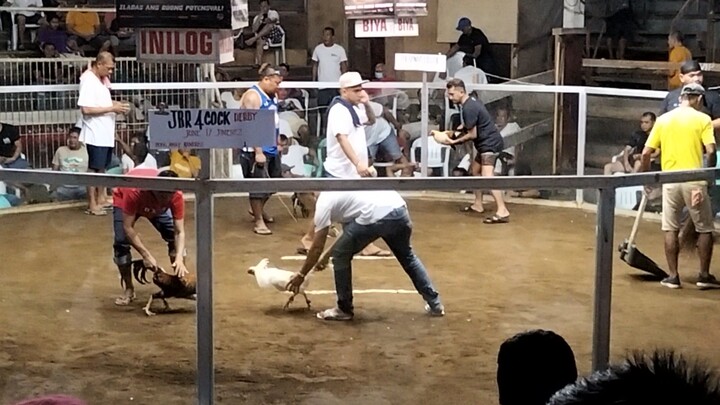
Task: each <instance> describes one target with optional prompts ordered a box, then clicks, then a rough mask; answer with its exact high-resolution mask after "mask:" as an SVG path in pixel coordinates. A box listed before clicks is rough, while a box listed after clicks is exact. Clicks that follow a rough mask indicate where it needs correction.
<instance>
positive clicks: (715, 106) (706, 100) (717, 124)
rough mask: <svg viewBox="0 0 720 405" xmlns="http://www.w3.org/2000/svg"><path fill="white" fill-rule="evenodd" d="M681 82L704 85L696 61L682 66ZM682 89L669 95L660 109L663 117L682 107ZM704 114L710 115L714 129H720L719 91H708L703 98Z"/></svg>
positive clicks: (700, 70) (701, 73) (690, 61)
mask: <svg viewBox="0 0 720 405" xmlns="http://www.w3.org/2000/svg"><path fill="white" fill-rule="evenodd" d="M680 81H681V82H682V84H683V85H686V84H690V83H697V84H700V85H702V84H703V81H704V76H703V72H702V69H701V67H700V64H699V63H698V62H697V61H695V60H689V61H687V62H685V63H683V64H682V65H681V66H680ZM681 91H682V88H677V89H675V90H673V91H671V92H669V93H668V95H667V96H665V100H663V103H662V106H661V107H660V113H659V114H658V115H663V114H665V113H666V112H668V111H671V110H674V109H675V108H677V107H679V106H680V92H681ZM702 102H703V104H702V110H701V111H702V112H704V113H705V114H707V115H709V116H710V118H711V119H712V120H713V128H715V129H716V130H717V129H718V128H720V97H719V96H718V92H717V91H706V92H705V96H704V97H703V98H702Z"/></svg>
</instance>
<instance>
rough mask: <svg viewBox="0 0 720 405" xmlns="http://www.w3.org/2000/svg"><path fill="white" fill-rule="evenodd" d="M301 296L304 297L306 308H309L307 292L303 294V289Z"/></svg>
mask: <svg viewBox="0 0 720 405" xmlns="http://www.w3.org/2000/svg"><path fill="white" fill-rule="evenodd" d="M301 294H302V295H303V297H305V303H306V304H307V307H308V309H310V299H309V298H308V296H307V294H305V291H303V292H302V293H301Z"/></svg>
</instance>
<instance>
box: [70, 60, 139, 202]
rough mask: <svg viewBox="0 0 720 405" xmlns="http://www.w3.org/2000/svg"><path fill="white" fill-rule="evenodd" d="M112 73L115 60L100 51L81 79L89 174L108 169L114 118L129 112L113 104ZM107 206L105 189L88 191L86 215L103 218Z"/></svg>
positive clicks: (126, 106)
mask: <svg viewBox="0 0 720 405" xmlns="http://www.w3.org/2000/svg"><path fill="white" fill-rule="evenodd" d="M113 70H115V59H114V58H113V56H112V55H111V54H110V53H108V52H100V53H99V54H98V56H97V58H95V61H94V62H93V63H92V65H91V67H90V69H88V70H86V71H85V73H83V74H82V76H81V77H80V92H79V93H80V94H79V97H78V101H77V105H78V107H80V111H81V112H82V125H81V129H82V131H81V132H80V140H81V142H83V143H85V145H86V146H87V150H88V157H89V163H88V168H89V171H91V172H94V173H104V172H105V171H106V170H107V169H108V167H109V166H110V161H111V158H112V154H113V153H112V152H113V148H114V147H115V115H116V114H125V113H127V112H128V111H129V110H130V106H129V104H128V103H120V102H117V101H113V99H112V97H111V95H110V89H109V88H108V86H109V82H110V79H109V78H110V76H111V75H112V73H113ZM106 205H107V206H109V201H107V192H106V190H105V188H104V187H89V188H88V209H87V210H86V211H85V213H86V214H88V215H106V212H105V211H104V209H103V208H104V207H105V206H106Z"/></svg>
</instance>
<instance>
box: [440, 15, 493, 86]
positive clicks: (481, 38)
mask: <svg viewBox="0 0 720 405" xmlns="http://www.w3.org/2000/svg"><path fill="white" fill-rule="evenodd" d="M456 30H458V31H462V35H460V37H459V38H458V40H457V43H455V44H454V45H453V46H452V47H450V50H448V52H447V54H446V55H447V57H448V71H447V74H448V76H450V77H453V76H455V73H456V72H457V71H458V70H459V69H460V66H461V61H462V59H463V57H464V56H465V55H470V56H472V57H473V58H475V66H476V67H478V68H480V69H481V70H482V71H483V72H485V73H486V74H488V75H497V74H498V73H499V72H498V67H497V61H496V60H495V56H494V55H493V52H492V49H490V41H489V40H488V38H487V36H486V35H485V33H484V32H482V30H481V29H479V28H475V27H473V26H472V22H471V21H470V19H469V18H467V17H463V18H461V19H460V20H458V25H457V28H456ZM488 80H489V82H490V83H498V82H500V80H498V79H497V78H495V77H493V76H490V79H488Z"/></svg>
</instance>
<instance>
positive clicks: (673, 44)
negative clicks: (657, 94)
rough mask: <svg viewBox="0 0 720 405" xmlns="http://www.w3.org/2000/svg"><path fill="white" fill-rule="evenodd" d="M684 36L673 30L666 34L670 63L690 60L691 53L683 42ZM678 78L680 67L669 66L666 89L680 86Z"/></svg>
mask: <svg viewBox="0 0 720 405" xmlns="http://www.w3.org/2000/svg"><path fill="white" fill-rule="evenodd" d="M683 41H684V37H683V34H682V33H681V32H680V31H673V32H671V33H670V35H668V47H670V57H669V61H670V63H680V64H682V63H685V62H687V61H689V60H692V53H691V52H690V50H689V49H687V48H686V47H685V45H684V43H683ZM682 85H683V83H682V80H680V69H675V68H672V67H671V68H670V73H669V74H668V90H670V91H672V90H675V89H678V88H680V87H682Z"/></svg>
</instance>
